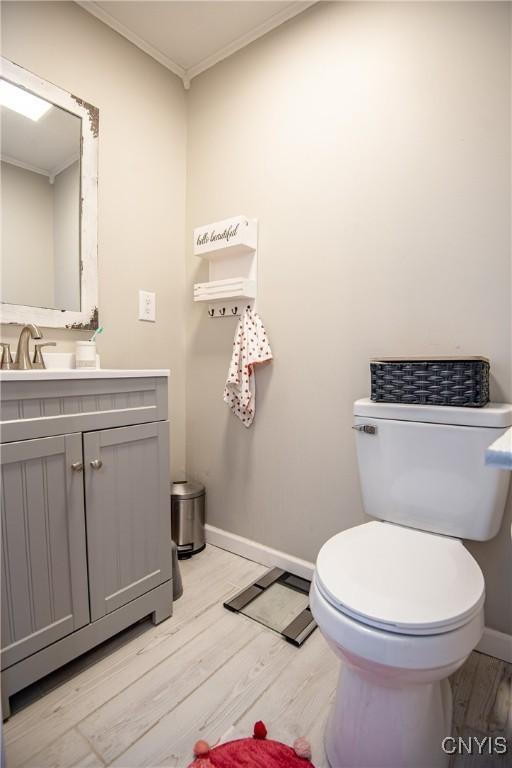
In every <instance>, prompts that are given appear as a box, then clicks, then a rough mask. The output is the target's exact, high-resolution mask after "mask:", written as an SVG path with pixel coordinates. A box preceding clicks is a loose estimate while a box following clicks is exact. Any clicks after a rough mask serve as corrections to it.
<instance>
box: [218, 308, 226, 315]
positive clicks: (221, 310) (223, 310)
mask: <svg viewBox="0 0 512 768" xmlns="http://www.w3.org/2000/svg"><path fill="white" fill-rule="evenodd" d="M219 314H221V315H222V317H224V315H225V314H226V307H222V309H219Z"/></svg>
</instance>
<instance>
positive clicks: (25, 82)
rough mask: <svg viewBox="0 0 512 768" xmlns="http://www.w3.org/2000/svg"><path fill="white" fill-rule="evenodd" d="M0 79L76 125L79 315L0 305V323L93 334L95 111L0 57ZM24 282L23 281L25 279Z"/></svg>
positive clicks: (95, 280)
mask: <svg viewBox="0 0 512 768" xmlns="http://www.w3.org/2000/svg"><path fill="white" fill-rule="evenodd" d="M0 64H1V74H2V77H4V78H5V79H6V80H9V81H10V82H11V83H14V84H15V85H19V86H20V87H21V88H25V89H26V90H28V91H31V92H32V93H35V94H36V96H41V98H43V99H46V101H50V102H51V103H52V104H55V106H57V107H61V108H62V109H64V110H66V111H67V112H71V114H73V115H76V116H77V117H79V118H80V120H81V126H82V127H81V136H82V140H81V158H80V160H81V162H80V205H81V216H80V268H81V276H80V311H79V312H76V311H73V310H68V309H48V308H45V307H29V306H25V305H22V304H7V303H4V302H0V322H2V323H13V324H15V325H24V324H25V323H36V325H41V326H46V327H47V328H76V329H81V330H96V328H97V327H98V123H99V111H98V109H97V108H96V107H93V106H92V105H91V104H87V102H85V101H83V100H82V99H79V98H78V97H77V96H73V95H72V94H71V93H67V91H63V90H62V88H58V87H57V86H56V85H53V84H52V83H48V82H47V81H46V80H43V79H42V78H40V77H37V75H34V74H32V72H28V71H27V70H26V69H23V67H19V66H18V65H17V64H13V62H12V61H9V60H8V59H5V58H4V57H0ZM28 277H29V276H28Z"/></svg>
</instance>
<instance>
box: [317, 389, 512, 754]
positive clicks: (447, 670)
mask: <svg viewBox="0 0 512 768" xmlns="http://www.w3.org/2000/svg"><path fill="white" fill-rule="evenodd" d="M465 411H466V412H465ZM484 411H485V409H479V410H478V412H477V413H475V412H473V413H468V412H467V409H464V408H435V407H430V406H401V405H393V406H389V405H386V404H384V405H381V404H375V403H371V402H370V401H368V400H362V401H358V402H356V403H355V406H354V415H355V427H356V429H357V432H356V435H357V437H356V440H357V453H358V463H359V472H360V477H361V486H362V491H363V502H364V506H365V511H366V512H367V513H368V514H370V515H372V516H374V517H378V518H379V519H378V520H374V521H372V522H368V523H364V524H362V525H359V526H356V527H354V528H351V529H348V530H345V531H343V532H341V533H339V534H337V535H335V536H333V537H332V538H331V539H329V541H327V542H326V543H325V544H324V545H323V547H322V548H321V550H320V553H319V555H318V558H317V562H316V566H315V574H314V578H313V581H312V585H311V592H310V606H311V611H312V613H313V616H314V617H315V620H316V622H317V624H318V627H319V629H320V631H321V633H322V634H323V636H324V638H325V639H326V641H327V643H328V644H329V646H330V648H331V649H332V650H333V651H334V653H335V654H336V655H337V656H338V657H339V659H340V660H341V669H340V676H339V680H338V687H337V691H336V697H335V701H334V704H333V707H332V710H331V713H330V715H329V719H328V722H327V724H326V731H325V749H326V754H327V758H328V760H329V763H330V765H331V768H442V766H446V765H447V764H448V761H449V756H448V755H447V754H445V753H444V752H443V749H442V743H443V739H445V738H446V737H447V736H450V735H451V725H452V698H451V688H450V684H449V681H448V678H449V676H450V675H451V674H453V672H455V671H456V670H457V669H458V668H459V667H460V666H461V665H462V664H463V663H464V661H465V660H466V659H467V657H468V655H469V654H470V653H471V651H472V650H473V649H474V648H475V646H476V645H477V644H478V642H479V641H480V639H481V637H482V633H483V629H484V613H483V607H484V600H485V582H484V578H483V575H482V572H481V570H480V567H479V566H478V564H477V562H476V561H475V560H474V558H473V557H472V556H471V554H470V553H469V552H468V550H467V549H466V548H465V547H464V545H463V543H462V541H461V539H460V538H459V537H461V538H462V537H467V538H475V539H480V540H485V539H487V538H491V537H492V536H493V535H495V533H496V532H497V530H498V528H499V524H500V522H501V518H502V515H503V509H504V505H505V498H506V493H507V490H508V484H509V476H508V475H507V473H503V472H499V471H494V474H489V475H487V474H485V470H486V468H485V466H484V458H483V449H484V448H485V445H486V444H488V443H487V441H488V440H489V439H492V437H495V436H496V434H497V433H498V434H499V432H500V431H503V430H504V429H505V428H506V427H507V426H508V424H509V423H510V422H512V408H511V407H510V406H505V405H503V406H501V405H494V406H489V408H488V411H487V413H484ZM365 426H371V429H365V428H364V427H365ZM361 427H363V428H361Z"/></svg>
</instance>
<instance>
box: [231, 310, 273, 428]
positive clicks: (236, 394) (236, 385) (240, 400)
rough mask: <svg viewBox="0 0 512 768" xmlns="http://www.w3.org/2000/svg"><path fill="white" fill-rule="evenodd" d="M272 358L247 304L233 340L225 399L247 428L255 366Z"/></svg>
mask: <svg viewBox="0 0 512 768" xmlns="http://www.w3.org/2000/svg"><path fill="white" fill-rule="evenodd" d="M268 360H272V350H271V349H270V344H269V343H268V339H267V334H266V331H265V328H264V327H263V323H262V322H261V320H260V317H259V315H258V314H256V312H253V310H252V309H250V308H249V307H248V308H247V309H246V310H245V312H244V313H243V315H242V316H241V318H240V321H239V323H238V325H237V328H236V331H235V340H234V342H233V357H232V358H231V365H230V366H229V373H228V378H227V381H226V388H225V389H224V402H225V403H227V404H228V405H229V407H230V408H231V410H232V411H233V413H234V414H235V416H238V418H239V419H240V421H241V422H242V424H243V425H244V426H245V427H250V426H251V424H252V422H253V419H254V413H255V411H256V382H255V380H254V378H255V377H254V367H255V366H256V365H259V364H260V363H265V362H267V361H268Z"/></svg>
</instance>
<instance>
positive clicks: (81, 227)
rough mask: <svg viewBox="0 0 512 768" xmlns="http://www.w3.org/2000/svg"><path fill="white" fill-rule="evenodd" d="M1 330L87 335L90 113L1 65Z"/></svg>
mask: <svg viewBox="0 0 512 768" xmlns="http://www.w3.org/2000/svg"><path fill="white" fill-rule="evenodd" d="M0 128H1V139H0V150H1V152H0V159H1V164H0V171H1V216H2V234H1V248H2V263H1V283H0V302H1V318H0V319H1V320H2V322H17V323H25V322H36V323H38V324H41V325H46V326H50V327H71V328H87V329H89V328H95V327H97V324H98V317H97V315H98V312H97V306H96V295H97V265H96V250H97V243H96V210H97V137H98V110H97V109H95V108H94V107H92V106H91V105H89V104H86V103H85V102H84V101H82V100H81V99H78V98H76V97H75V96H72V95H71V94H68V93H66V92H65V91H62V90H61V89H60V88H57V87H56V86H54V85H52V84H51V83H47V82H46V81H44V80H41V79H40V78H37V77H36V76H35V75H33V74H32V73H29V72H27V71H26V70H23V69H22V68H21V67H18V66H16V65H15V64H12V63H11V62H8V61H7V60H5V59H2V70H1V74H0Z"/></svg>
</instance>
